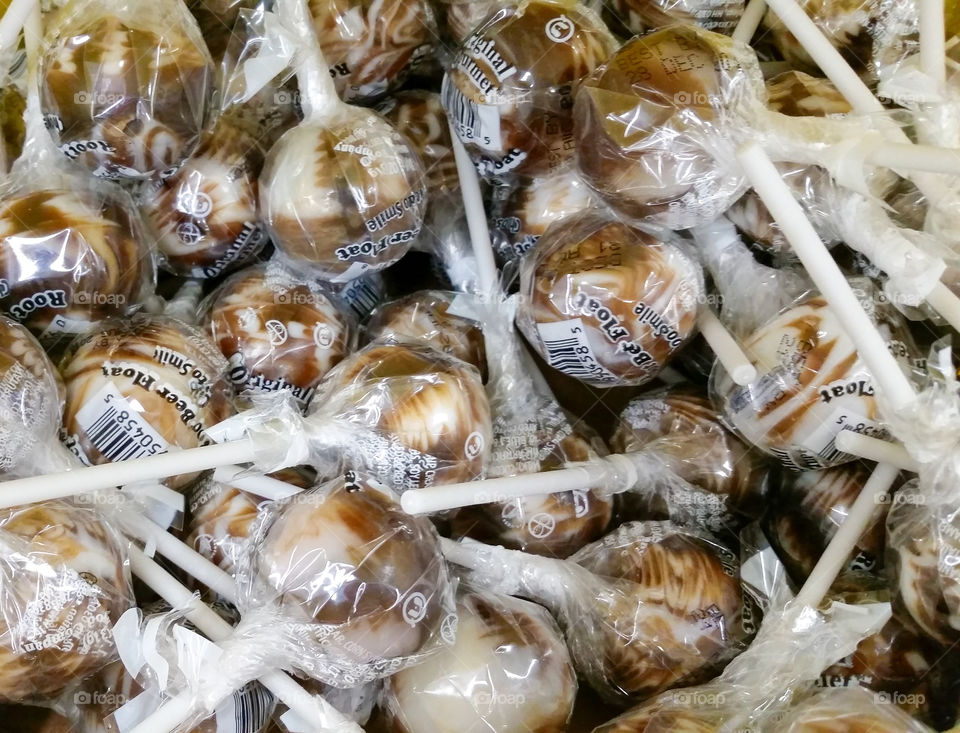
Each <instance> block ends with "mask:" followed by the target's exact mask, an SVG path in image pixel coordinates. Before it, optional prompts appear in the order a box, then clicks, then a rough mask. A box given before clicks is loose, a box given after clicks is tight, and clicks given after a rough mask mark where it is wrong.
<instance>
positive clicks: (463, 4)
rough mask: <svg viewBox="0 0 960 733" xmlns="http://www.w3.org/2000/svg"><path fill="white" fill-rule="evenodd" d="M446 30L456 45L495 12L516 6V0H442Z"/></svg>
mask: <svg viewBox="0 0 960 733" xmlns="http://www.w3.org/2000/svg"><path fill="white" fill-rule="evenodd" d="M440 4H441V6H442V7H443V10H442V11H441V12H442V13H443V21H444V30H445V31H446V32H447V34H448V35H449V36H450V38H451V40H453V42H454V43H455V44H456V45H458V46H459V45H460V44H462V43H463V42H464V41H465V40H466V39H467V36H469V35H470V33H471V32H472V31H473V30H474V29H476V28H479V27H480V26H481V25H482V24H483V23H484V22H485V21H486V20H487V19H489V18H492V17H493V15H494V13H496V12H497V11H498V10H503V9H504V8H509V7H511V6H515V5H517V4H518V3H517V2H516V0H442V2H441V3H440Z"/></svg>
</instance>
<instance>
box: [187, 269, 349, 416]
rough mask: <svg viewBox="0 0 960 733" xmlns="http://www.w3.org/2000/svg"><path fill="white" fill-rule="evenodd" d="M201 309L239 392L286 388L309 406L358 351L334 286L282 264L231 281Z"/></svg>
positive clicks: (268, 391)
mask: <svg viewBox="0 0 960 733" xmlns="http://www.w3.org/2000/svg"><path fill="white" fill-rule="evenodd" d="M200 312H201V318H200V320H201V322H202V323H203V324H204V326H205V328H206V330H207V331H208V333H209V334H210V337H211V339H212V341H213V342H214V343H215V344H216V345H217V347H218V348H219V349H220V352H221V353H222V354H223V356H224V357H225V358H226V359H227V361H228V362H229V372H228V374H229V377H230V382H231V383H232V384H233V385H234V388H235V389H236V391H237V392H238V393H240V394H241V395H242V394H245V393H248V392H255V393H270V392H276V391H280V390H286V391H289V392H290V393H291V394H292V395H293V397H294V399H295V400H296V401H297V403H298V404H299V405H300V406H301V407H302V408H303V409H306V407H307V405H308V404H309V403H310V400H311V398H312V397H313V394H314V392H315V391H316V389H317V385H319V384H320V381H321V380H322V379H323V377H324V375H326V374H327V372H329V371H330V370H331V369H332V368H333V367H334V366H336V365H337V364H338V363H340V362H341V361H342V360H343V359H344V358H345V357H346V356H347V355H348V354H349V353H351V352H352V351H353V350H354V349H355V348H356V343H357V338H358V331H359V328H358V325H357V323H356V320H355V319H354V318H353V316H352V314H350V312H349V311H348V309H347V306H346V305H345V304H344V303H343V302H342V301H341V300H340V298H339V297H338V296H337V295H336V294H334V293H333V292H332V290H331V288H329V287H328V286H326V285H324V284H323V283H321V282H318V281H311V280H309V279H307V278H304V277H303V276H301V275H297V274H295V273H293V272H292V271H290V270H289V269H287V268H285V267H284V266H283V265H282V264H280V263H278V262H270V263H267V264H261V265H254V266H253V267H249V268H246V269H244V270H242V271H241V272H238V273H236V274H235V275H233V276H232V277H230V278H228V279H227V280H226V281H224V282H223V283H222V284H221V285H220V286H219V287H218V288H217V290H215V291H214V292H213V293H211V294H210V296H209V297H208V298H207V300H206V301H205V302H204V303H203V304H202V305H201V308H200Z"/></svg>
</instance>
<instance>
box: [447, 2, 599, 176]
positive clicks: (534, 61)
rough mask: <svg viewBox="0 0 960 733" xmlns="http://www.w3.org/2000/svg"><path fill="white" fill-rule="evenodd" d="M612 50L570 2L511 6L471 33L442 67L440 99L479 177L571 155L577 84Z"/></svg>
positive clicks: (560, 161) (551, 166)
mask: <svg viewBox="0 0 960 733" xmlns="http://www.w3.org/2000/svg"><path fill="white" fill-rule="evenodd" d="M615 49H616V40H615V39H614V37H613V35H612V34H611V33H610V31H609V30H608V29H607V27H606V25H605V24H604V23H603V21H602V20H601V19H600V16H599V15H598V14H597V13H596V12H594V11H593V10H591V9H590V8H588V7H586V6H585V5H584V4H582V3H579V2H576V1H575V0H533V1H532V2H524V3H520V4H518V5H514V4H510V5H507V6H506V7H501V8H500V9H499V10H498V11H497V12H495V13H494V14H493V15H492V16H490V17H489V18H487V19H486V20H485V21H484V22H483V25H481V26H480V27H478V28H476V29H475V30H473V32H472V33H471V35H470V36H469V37H468V38H466V39H465V40H464V41H463V42H462V43H461V44H460V45H459V47H458V48H457V51H456V52H455V54H454V57H453V60H452V62H450V64H449V65H448V69H447V74H446V76H445V77H444V82H443V103H444V107H445V108H446V110H447V115H448V116H449V118H450V121H451V124H452V125H453V128H454V131H455V132H456V133H457V135H458V136H459V137H460V139H461V141H463V143H464V146H465V147H466V149H467V150H468V152H469V153H470V154H471V157H472V158H473V160H474V163H475V164H476V166H477V169H478V170H479V172H480V174H481V175H482V176H483V177H484V178H487V179H490V180H498V181H508V180H517V179H521V178H528V177H531V176H539V175H545V174H547V173H549V172H551V171H554V170H557V169H558V168H560V167H562V166H563V165H564V164H565V163H566V161H569V160H571V159H572V157H573V153H574V147H575V145H574V139H573V118H572V106H573V98H574V91H575V88H576V85H577V84H578V83H579V81H580V80H581V79H583V78H584V77H586V76H587V75H588V74H590V72H592V71H593V70H594V69H595V68H597V66H599V65H600V64H601V63H603V62H604V61H605V60H606V59H607V58H608V57H609V56H610V54H611V53H613V51H614V50H615Z"/></svg>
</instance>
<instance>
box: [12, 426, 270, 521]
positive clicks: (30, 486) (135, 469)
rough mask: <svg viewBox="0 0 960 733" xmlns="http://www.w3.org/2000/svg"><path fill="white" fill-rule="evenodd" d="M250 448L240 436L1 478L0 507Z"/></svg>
mask: <svg viewBox="0 0 960 733" xmlns="http://www.w3.org/2000/svg"><path fill="white" fill-rule="evenodd" d="M254 448H255V446H254V442H253V440H252V439H250V438H242V439H240V440H234V441H232V442H229V443H218V444H215V445H205V446H201V447H199V448H190V449H188V450H181V451H171V452H169V453H161V454H160V455H156V456H149V457H147V458H136V459H133V460H130V461H119V462H117V463H104V464H102V465H99V466H84V467H82V468H76V469H73V470H72V471H61V472H59V473H49V474H46V475H44V476H31V477H29V478H22V479H16V480H14V481H5V482H2V483H0V508H7V507H12V506H19V505H21V504H32V503H34V502H38V501H49V500H51V499H63V498H65V497H67V496H78V495H80V494H88V493H90V492H93V491H102V490H103V489H110V488H113V487H116V486H125V485H127V484H137V483H141V482H144V481H157V480H159V479H164V478H167V477H168V476H177V475H179V474H184V473H195V472H198V471H206V470H208V469H211V468H217V467H218V466H228V465H232V464H235V463H243V462H245V461H249V460H250V457H251V456H252V455H253V454H254Z"/></svg>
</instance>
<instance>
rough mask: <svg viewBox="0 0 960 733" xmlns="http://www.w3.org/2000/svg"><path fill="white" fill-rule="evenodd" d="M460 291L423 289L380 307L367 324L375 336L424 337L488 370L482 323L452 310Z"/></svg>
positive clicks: (368, 329)
mask: <svg viewBox="0 0 960 733" xmlns="http://www.w3.org/2000/svg"><path fill="white" fill-rule="evenodd" d="M455 298H456V295H455V294H454V293H448V292H444V291H441V290H422V291H420V292H417V293H412V294H411V295H407V296H405V297H403V298H399V299H398V300H394V301H391V302H389V303H385V304H384V305H382V306H380V307H379V308H377V310H376V311H375V312H374V314H373V315H372V316H371V318H370V322H369V323H368V324H367V335H368V336H369V337H370V339H371V340H376V339H380V340H395V341H422V342H424V343H426V344H429V345H430V346H432V347H433V348H435V349H437V350H438V351H442V352H444V353H446V354H450V355H451V356H455V357H456V358H458V359H462V360H463V361H465V362H467V363H468V364H472V365H473V366H475V367H476V368H477V369H479V370H480V372H481V374H484V373H486V370H487V358H486V353H485V351H484V341H483V332H482V331H481V330H480V324H478V323H477V322H476V321H473V320H471V319H469V318H465V317H462V316H459V315H454V314H453V313H450V312H449V310H450V307H451V306H452V305H453V303H454V299H455Z"/></svg>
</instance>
